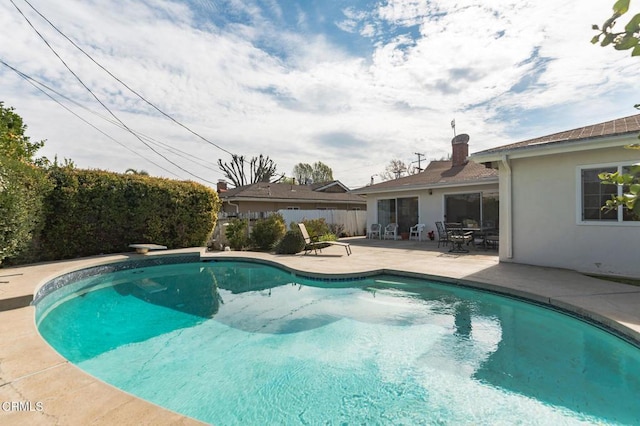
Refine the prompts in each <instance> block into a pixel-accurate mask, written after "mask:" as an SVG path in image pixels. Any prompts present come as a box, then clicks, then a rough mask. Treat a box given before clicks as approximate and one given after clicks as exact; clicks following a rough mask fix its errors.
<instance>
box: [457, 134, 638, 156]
mask: <svg viewBox="0 0 640 426" xmlns="http://www.w3.org/2000/svg"><path fill="white" fill-rule="evenodd" d="M636 134H637V133H636V132H633V133H624V134H621V135H614V136H605V137H602V136H598V137H594V138H588V139H582V140H572V141H562V142H545V143H544V144H539V145H528V146H523V147H517V148H507V149H501V150H496V151H492V152H487V153H483V152H482V151H481V152H478V153H475V154H471V155H469V157H468V158H469V160H473V161H475V162H476V163H490V162H494V161H500V160H501V159H502V157H503V156H504V155H507V156H508V157H509V158H510V159H517V158H527V157H538V156H542V155H553V154H565V153H569V152H575V151H588V150H592V149H601V148H617V147H620V146H624V145H628V144H629V140H630V139H634V138H635V136H636Z"/></svg>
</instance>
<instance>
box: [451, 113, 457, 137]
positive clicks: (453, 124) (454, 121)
mask: <svg viewBox="0 0 640 426" xmlns="http://www.w3.org/2000/svg"><path fill="white" fill-rule="evenodd" d="M451 128H452V129H453V137H454V138H455V137H456V119H455V118H454V119H453V120H451Z"/></svg>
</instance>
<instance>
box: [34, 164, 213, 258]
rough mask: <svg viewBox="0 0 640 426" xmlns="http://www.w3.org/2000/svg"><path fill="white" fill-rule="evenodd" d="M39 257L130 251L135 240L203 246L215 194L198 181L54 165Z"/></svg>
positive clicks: (80, 255) (169, 244)
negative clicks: (130, 245) (182, 180)
mask: <svg viewBox="0 0 640 426" xmlns="http://www.w3.org/2000/svg"><path fill="white" fill-rule="evenodd" d="M49 177H50V179H51V181H52V182H53V185H54V187H53V190H52V191H51V192H49V194H48V196H47V197H46V199H45V203H46V206H47V213H46V218H45V226H44V229H43V231H42V233H41V238H40V241H38V243H39V244H38V245H39V253H40V260H53V259H67V258H74V257H82V256H91V255H96V254H102V253H105V254H106V253H119V252H124V251H128V250H130V249H129V248H128V245H129V244H131V243H157V244H162V245H165V246H167V247H168V248H170V249H172V248H182V247H193V246H203V245H205V244H206V242H207V240H208V238H209V237H210V235H211V233H212V232H213V229H214V227H215V223H216V220H217V212H218V209H219V203H220V202H219V199H218V195H217V194H216V192H215V191H214V190H212V189H210V188H208V187H206V186H203V185H200V184H197V183H194V182H181V181H175V180H169V179H161V178H154V177H149V176H144V175H131V174H116V173H112V172H106V171H101V170H81V169H73V168H60V167H56V168H52V169H51V170H50V172H49Z"/></svg>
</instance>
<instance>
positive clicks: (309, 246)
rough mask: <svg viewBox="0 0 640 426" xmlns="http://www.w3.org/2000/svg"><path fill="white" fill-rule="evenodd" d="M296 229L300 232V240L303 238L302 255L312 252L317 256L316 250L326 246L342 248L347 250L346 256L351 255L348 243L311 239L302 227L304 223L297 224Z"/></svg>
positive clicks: (305, 228) (304, 227)
mask: <svg viewBox="0 0 640 426" xmlns="http://www.w3.org/2000/svg"><path fill="white" fill-rule="evenodd" d="M298 227H299V228H300V232H302V238H304V254H307V253H308V252H310V251H311V250H313V251H314V253H315V254H318V250H322V249H323V248H324V247H326V246H342V247H344V248H345V250H347V256H350V255H351V246H350V245H349V243H343V242H340V241H318V239H317V237H314V238H313V239H312V238H311V237H310V236H309V232H307V227H306V226H304V223H302V222H300V223H298Z"/></svg>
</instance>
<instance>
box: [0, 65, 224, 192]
mask: <svg viewBox="0 0 640 426" xmlns="http://www.w3.org/2000/svg"><path fill="white" fill-rule="evenodd" d="M0 63H1V64H2V65H4V66H6V67H7V68H9V69H11V70H12V71H14V72H15V73H16V74H18V75H19V76H20V77H21V78H22V79H24V80H25V81H27V82H28V83H29V84H31V85H32V86H33V87H35V88H36V89H37V90H39V91H40V92H42V93H43V94H44V95H45V96H47V97H49V98H50V99H51V100H53V101H54V102H56V103H57V104H58V105H60V106H61V107H62V108H64V109H66V110H67V111H68V112H70V113H71V114H73V115H74V116H76V117H77V118H78V119H80V120H82V121H83V122H84V123H85V124H87V125H89V126H91V127H93V128H94V129H95V130H97V131H98V132H100V133H102V134H103V135H104V136H106V137H107V138H109V139H111V140H112V141H114V142H116V143H117V144H119V145H121V146H122V147H123V148H125V149H127V150H128V151H130V152H132V153H133V154H135V155H137V156H139V157H141V158H143V159H144V160H146V161H148V162H150V163H151V164H153V165H154V166H156V167H158V168H160V169H162V170H164V171H166V172H168V173H170V174H172V175H173V176H176V177H178V178H179V177H180V176H178V175H177V174H175V173H174V172H172V171H171V170H169V169H167V168H165V167H163V166H161V165H159V164H158V163H156V162H154V161H152V160H150V159H149V158H146V157H145V156H144V155H142V154H140V153H139V152H137V151H135V150H133V149H131V148H130V147H128V146H126V145H125V144H124V143H122V142H120V141H119V140H117V139H115V138H114V137H112V136H111V135H109V134H108V133H106V132H104V131H103V130H101V129H100V128H98V127H97V126H95V125H94V124H92V123H91V122H89V121H88V120H86V119H85V118H84V117H82V116H80V115H79V114H77V113H76V112H75V111H73V110H71V109H70V108H69V107H67V106H66V105H64V104H63V103H61V102H60V101H58V100H57V99H56V98H54V97H53V96H51V95H50V94H49V93H47V92H46V91H45V90H43V89H42V87H44V88H45V89H47V90H49V91H51V92H53V93H55V94H56V95H58V96H60V97H61V98H63V99H65V100H67V101H68V102H71V103H73V104H75V105H76V106H78V107H80V108H82V109H84V110H85V111H88V112H89V113H91V114H94V115H96V116H97V117H99V118H101V119H103V120H105V121H107V122H109V123H111V124H113V125H115V126H118V127H120V128H122V126H120V124H119V123H118V122H117V121H114V120H111V119H109V118H108V117H105V116H102V115H100V114H99V113H97V112H96V111H93V110H91V109H89V108H87V107H86V106H84V105H82V104H80V103H78V102H76V101H74V100H73V99H70V98H69V97H67V96H65V95H64V94H62V93H60V92H58V91H57V90H55V89H53V88H52V87H50V86H48V85H46V84H45V83H42V82H41V81H38V80H36V79H34V78H33V77H31V76H29V75H27V74H25V73H24V72H22V71H20V70H18V69H16V68H15V67H13V66H11V65H9V64H8V63H6V62H5V61H3V60H2V59H0ZM38 86H42V87H38ZM139 135H140V136H141V137H143V138H145V139H147V140H150V141H153V142H155V143H156V144H158V145H161V146H163V147H164V148H165V149H167V150H169V151H172V152H174V154H176V155H178V156H180V157H183V158H186V156H190V157H193V158H196V159H197V158H198V157H196V156H194V155H192V154H189V153H188V152H185V151H181V150H179V149H177V148H173V147H171V146H170V145H168V144H165V143H163V142H160V141H158V140H156V139H153V138H151V137H149V136H146V135H144V134H142V133H139ZM180 153H182V154H184V155H180ZM189 161H192V162H194V163H197V164H199V165H201V166H203V167H208V166H207V165H205V164H203V163H202V162H199V161H195V160H189ZM209 164H210V165H214V164H213V163H209ZM212 171H214V172H216V173H219V174H223V173H221V172H220V171H218V170H215V169H214V170H212ZM194 176H195V175H194ZM198 179H199V180H201V181H203V182H207V183H211V184H214V183H215V182H212V181H209V180H207V179H204V178H201V177H198Z"/></svg>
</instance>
